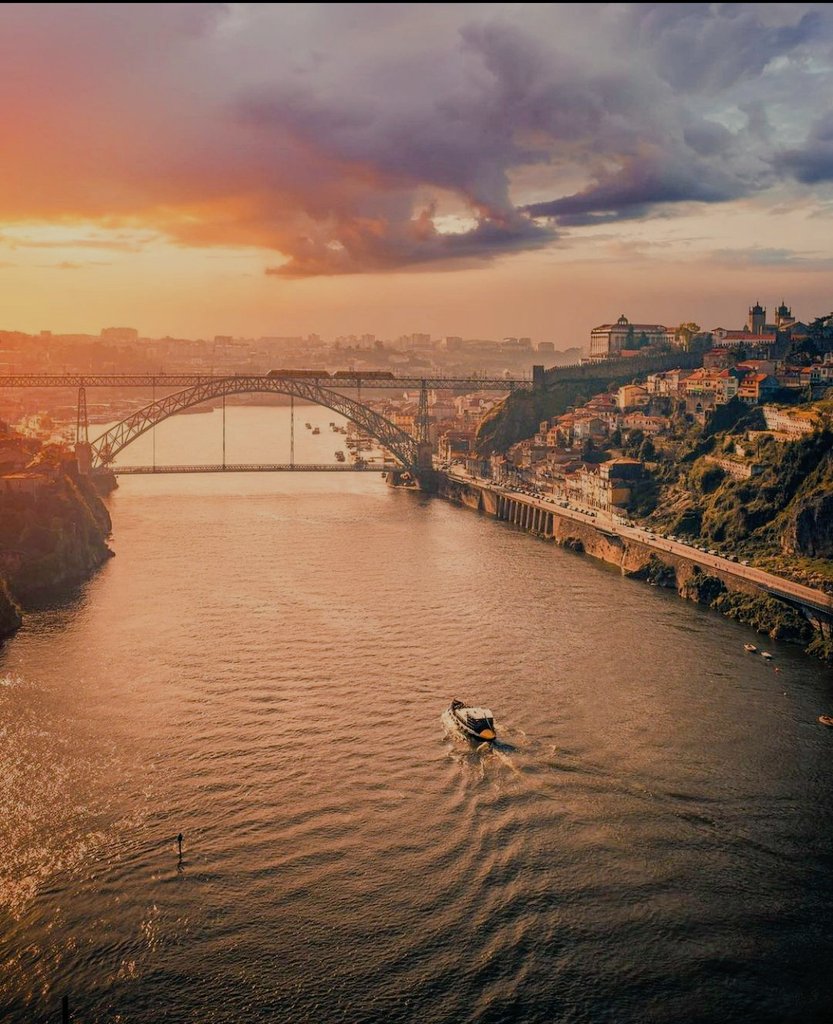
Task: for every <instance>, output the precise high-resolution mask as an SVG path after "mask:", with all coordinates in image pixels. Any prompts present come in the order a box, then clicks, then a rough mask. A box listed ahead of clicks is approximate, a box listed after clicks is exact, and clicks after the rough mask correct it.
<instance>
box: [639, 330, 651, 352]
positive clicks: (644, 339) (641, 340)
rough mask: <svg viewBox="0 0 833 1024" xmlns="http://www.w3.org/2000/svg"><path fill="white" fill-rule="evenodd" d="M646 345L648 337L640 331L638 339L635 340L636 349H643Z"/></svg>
mask: <svg viewBox="0 0 833 1024" xmlns="http://www.w3.org/2000/svg"><path fill="white" fill-rule="evenodd" d="M648 344H649V341H648V335H647V334H646V333H645V332H644V331H642V332H641V333H640V335H639V337H638V338H637V339H636V347H637V348H645V347H646V346H647V345H648Z"/></svg>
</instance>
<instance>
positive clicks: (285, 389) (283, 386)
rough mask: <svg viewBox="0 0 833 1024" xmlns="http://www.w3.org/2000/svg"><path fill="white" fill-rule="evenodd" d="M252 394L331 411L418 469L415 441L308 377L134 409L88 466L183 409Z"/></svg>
mask: <svg viewBox="0 0 833 1024" xmlns="http://www.w3.org/2000/svg"><path fill="white" fill-rule="evenodd" d="M254 392H268V393H272V394H280V395H291V396H292V397H294V398H298V399H302V400H304V401H307V402H313V403H314V404H316V405H323V406H324V407H325V408H327V409H332V411H333V412H337V413H339V414H340V415H341V416H344V417H346V418H347V419H349V420H352V421H353V423H355V424H356V426H358V427H359V428H360V429H361V430H362V431H363V432H364V433H366V434H368V435H369V436H370V437H373V438H375V439H376V440H377V441H378V442H379V444H381V445H382V446H383V447H384V448H387V450H388V451H389V452H390V453H391V455H393V457H394V458H395V459H396V460H397V462H399V463H400V464H401V465H402V466H404V467H406V468H407V469H415V468H417V467H418V466H419V444H418V443H417V441H416V439H415V438H413V437H412V436H411V435H410V434H408V433H406V431H404V430H402V429H401V428H400V427H397V426H396V425H395V424H394V423H391V421H390V420H388V419H386V418H385V417H384V416H381V415H380V414H379V413H377V412H374V411H373V410H372V409H370V408H368V406H366V405H362V404H361V402H357V401H355V400H354V399H352V398H348V397H347V396H346V395H342V394H340V393H339V392H337V391H331V390H330V389H329V388H324V387H321V385H320V384H318V383H317V382H315V381H314V380H310V379H309V378H307V379H294V378H291V377H262V376H250V377H249V376H245V377H244V376H239V377H221V378H219V379H215V380H210V381H205V382H201V383H198V384H195V385H193V387H190V388H185V389H184V390H182V391H176V392H174V393H173V394H171V395H166V396H165V397H164V398H160V399H158V400H157V401H154V402H151V403H150V404H149V405H146V406H145V407H144V408H142V409H139V410H137V411H136V412H134V413H133V414H132V415H130V416H128V417H127V418H126V419H124V420H122V421H121V423H117V424H116V425H115V426H114V427H111V428H110V429H109V430H107V431H105V432H104V433H103V434H101V435H100V436H99V437H97V438H95V440H94V441H92V442H91V444H90V449H91V455H92V468H93V469H94V470H95V469H102V468H104V467H105V466H108V465H109V464H110V463H111V462H112V461H113V459H114V458H115V457H116V456H117V455H118V454H119V452H120V451H122V450H123V449H124V448H126V447H127V446H128V445H129V444H130V443H131V442H133V441H135V440H136V438H137V437H140V436H141V435H142V434H144V433H145V432H146V431H148V430H150V429H151V428H153V427H155V426H156V424H157V423H161V422H162V421H163V420H166V419H168V417H169V416H174V415H175V414H176V413H178V412H181V411H182V410H183V409H189V408H191V407H192V406H194V405H200V404H202V403H203V402H208V401H211V400H212V399H215V398H223V397H225V396H227V395H241V394H252V393H254Z"/></svg>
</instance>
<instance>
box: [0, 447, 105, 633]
mask: <svg viewBox="0 0 833 1024" xmlns="http://www.w3.org/2000/svg"><path fill="white" fill-rule="evenodd" d="M2 479H3V485H4V486H3V488H2V492H0V522H1V523H2V527H0V640H2V638H3V637H5V636H9V635H10V634H11V633H13V632H14V631H15V630H16V629H18V628H19V627H20V625H21V623H22V621H23V618H24V616H25V613H26V611H27V610H32V609H34V608H37V607H40V606H42V605H43V604H44V603H47V602H49V601H51V600H54V599H55V598H57V597H60V596H61V595H62V594H65V593H66V592H67V591H69V590H71V589H72V588H73V587H76V586H78V585H79V584H81V583H83V582H85V581H86V580H87V579H89V577H90V576H91V575H92V574H93V573H94V572H95V571H96V570H97V569H98V568H99V567H100V566H101V565H103V564H104V562H106V561H107V560H108V559H109V558H110V557H112V554H113V552H112V551H111V550H110V548H109V547H108V545H107V538H108V537H109V535H110V532H111V529H112V524H111V521H110V515H109V513H108V511H107V508H106V506H105V505H104V502H103V501H102V500H101V497H100V495H99V493H98V490H97V487H96V484H95V483H94V481H93V480H92V478H90V477H86V476H82V475H80V474H79V473H78V469H77V465H76V462H75V457H74V456H73V455H72V453H71V452H70V451H69V450H68V449H66V448H63V447H60V446H57V445H50V446H47V447H46V448H44V449H42V451H40V452H39V453H38V454H37V455H36V456H35V458H34V459H33V460H32V461H31V462H30V463H29V465H28V466H27V467H26V468H25V469H24V470H22V471H19V472H16V473H13V474H11V475H9V476H7V477H4V478H2Z"/></svg>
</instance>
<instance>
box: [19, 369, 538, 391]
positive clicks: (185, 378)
mask: <svg viewBox="0 0 833 1024" xmlns="http://www.w3.org/2000/svg"><path fill="white" fill-rule="evenodd" d="M342 372H343V371H337V372H336V373H334V374H333V373H329V372H327V371H321V372H316V371H305V370H287V371H283V372H282V371H279V370H278V371H275V370H272V371H270V373H268V374H266V373H263V374H248V373H247V374H240V373H234V374H229V373H221V374H218V373H92V374H91V373H4V374H0V388H73V389H76V388H190V387H194V386H196V385H200V384H210V383H212V382H217V381H221V380H229V379H241V380H253V379H261V380H275V379H282V380H305V381H310V382H316V383H321V384H324V383H327V384H329V385H331V386H333V387H340V388H358V389H364V390H367V389H368V388H372V389H382V388H384V389H387V390H390V389H394V390H403V391H418V390H421V389H422V388H428V389H429V390H431V391H436V390H440V391H518V390H524V389H528V388H531V387H532V383H533V382H532V381H531V380H530V379H529V378H527V377H487V376H477V375H476V374H470V375H469V376H466V377H446V376H433V377H432V376H425V375H422V376H418V377H415V376H405V377H397V376H396V375H395V374H392V373H391V374H385V375H381V376H380V375H379V374H378V372H377V371H368V372H367V373H362V372H361V371H358V370H357V371H356V372H355V373H352V372H350V373H344V375H341V374H342Z"/></svg>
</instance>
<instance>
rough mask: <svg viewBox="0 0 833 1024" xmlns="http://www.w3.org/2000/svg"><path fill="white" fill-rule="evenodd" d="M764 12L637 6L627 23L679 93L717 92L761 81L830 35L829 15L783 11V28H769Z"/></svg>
mask: <svg viewBox="0 0 833 1024" xmlns="http://www.w3.org/2000/svg"><path fill="white" fill-rule="evenodd" d="M766 6H767V7H769V8H775V9H776V10H775V11H769V12H767V13H770V14H773V13H774V14H775V16H776V17H777V16H778V14H779V12H778V11H777V8H778V7H779V6H781V5H777V4H769V5H766ZM763 7H764V5H761V4H733V3H728V4H704V3H688V4H634V5H632V6H631V9H630V11H629V13H628V15H627V22H628V27H629V29H630V37H631V39H632V40H634V41H635V42H638V44H639V45H640V46H641V47H642V48H644V49H647V50H649V51H650V53H651V54H652V58H653V63H654V66H655V68H656V70H657V72H658V74H659V75H660V76H661V77H662V78H664V79H665V80H666V81H667V82H669V83H670V84H671V85H672V86H673V87H674V88H675V89H696V90H698V91H709V92H712V91H714V92H716V91H720V90H724V89H727V88H729V87H730V86H732V85H734V84H735V83H736V82H738V81H739V80H741V79H744V78H756V77H758V76H759V75H760V74H761V73H762V72H763V71H764V69H765V68H766V67H767V65H769V64H770V63H771V62H772V61H773V60H775V59H776V58H777V57H781V56H784V55H786V54H790V53H793V52H794V51H796V50H800V49H802V48H804V47H806V46H807V45H808V44H812V43H815V42H817V41H818V40H819V39H820V37H822V36H823V35H824V34H825V33H826V32H828V31H829V17H828V15H827V12H825V11H822V10H812V9H811V10H806V11H804V12H803V13H801V12H798V13H796V8H795V6H793V5H783V7H782V12H783V17H784V21H783V23H780V24H779V23H776V24H772V23H769V24H768V23H767V22H766V21H765V20H764V18H763V14H764V11H763V9H762V8H763ZM784 7H786V8H788V9H787V10H786V11H784V10H783V8H784ZM793 19H795V20H793Z"/></svg>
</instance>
